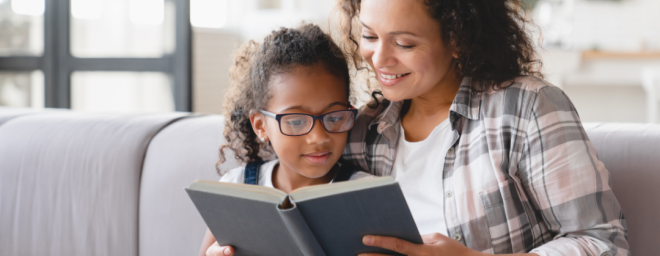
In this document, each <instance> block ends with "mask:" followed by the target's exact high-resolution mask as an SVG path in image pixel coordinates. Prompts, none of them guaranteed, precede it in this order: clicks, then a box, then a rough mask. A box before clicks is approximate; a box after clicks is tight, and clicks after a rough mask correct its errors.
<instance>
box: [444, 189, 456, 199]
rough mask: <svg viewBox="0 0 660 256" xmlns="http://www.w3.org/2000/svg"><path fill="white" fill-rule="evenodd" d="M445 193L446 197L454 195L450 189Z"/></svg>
mask: <svg viewBox="0 0 660 256" xmlns="http://www.w3.org/2000/svg"><path fill="white" fill-rule="evenodd" d="M445 194H446V195H447V197H451V196H453V195H454V192H452V191H451V190H448V191H447V193H445Z"/></svg>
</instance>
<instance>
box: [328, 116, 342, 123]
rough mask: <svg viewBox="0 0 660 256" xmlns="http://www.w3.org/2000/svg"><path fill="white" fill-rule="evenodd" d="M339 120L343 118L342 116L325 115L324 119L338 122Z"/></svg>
mask: <svg viewBox="0 0 660 256" xmlns="http://www.w3.org/2000/svg"><path fill="white" fill-rule="evenodd" d="M341 120H344V117H341V116H328V117H326V121H328V122H333V123H336V122H339V121H341Z"/></svg>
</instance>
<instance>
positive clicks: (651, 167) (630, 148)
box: [585, 123, 660, 255]
mask: <svg viewBox="0 0 660 256" xmlns="http://www.w3.org/2000/svg"><path fill="white" fill-rule="evenodd" d="M585 130H586V131H587V134H588V135H589V138H590V139H591V142H592V143H593V145H594V147H596V151H597V152H598V158H599V159H600V160H601V161H603V163H605V166H606V167H607V169H608V170H609V171H610V173H611V174H612V190H613V191H614V194H615V195H616V197H617V199H618V200H619V203H620V204H621V208H622V209H623V214H624V215H625V217H626V222H627V225H628V242H629V243H630V248H631V249H630V251H631V252H632V254H633V255H657V254H658V252H657V246H658V244H657V243H658V238H659V237H660V221H659V220H658V217H659V216H660V185H659V183H660V125H641V124H612V123H610V124H585Z"/></svg>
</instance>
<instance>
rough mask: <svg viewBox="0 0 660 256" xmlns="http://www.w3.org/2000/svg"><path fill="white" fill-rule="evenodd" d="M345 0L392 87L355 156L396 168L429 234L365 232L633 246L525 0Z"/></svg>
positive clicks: (490, 242)
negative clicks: (532, 34) (546, 64)
mask: <svg viewBox="0 0 660 256" xmlns="http://www.w3.org/2000/svg"><path fill="white" fill-rule="evenodd" d="M339 2H340V11H341V13H342V15H343V17H344V22H343V24H342V25H343V26H342V28H343V35H344V38H343V39H344V40H343V41H344V49H345V50H346V51H347V53H349V55H350V56H351V57H352V60H353V63H354V64H355V67H357V68H358V69H368V70H369V72H373V74H374V75H375V77H376V78H377V79H378V81H379V83H380V85H381V86H380V88H381V90H382V94H381V95H382V96H383V97H379V94H378V93H375V94H372V95H374V101H372V102H370V103H369V104H368V105H367V106H364V107H363V108H362V109H361V111H360V115H359V117H358V121H357V122H358V123H356V125H355V126H354V128H353V130H352V131H351V135H350V138H349V144H347V147H346V150H345V152H344V156H343V157H344V160H345V161H349V162H352V163H353V164H354V165H356V166H359V167H361V168H363V169H364V170H367V171H370V172H371V173H373V174H376V175H392V176H395V177H396V179H397V180H398V181H399V184H400V185H401V188H402V190H403V192H404V195H405V196H406V200H407V201H408V203H409V206H410V208H411V212H412V213H413V217H414V218H415V222H416V223H417V224H418V228H419V230H420V233H422V234H425V235H423V239H424V244H422V245H416V244H412V243H409V242H406V241H402V240H399V239H396V238H391V237H379V236H365V237H364V238H363V242H364V243H365V244H366V245H371V246H378V247H382V248H386V249H390V250H393V251H397V252H400V253H402V254H406V255H459V256H460V255H481V254H484V253H497V254H514V253H516V254H515V255H540V256H545V255H629V252H628V243H627V240H626V226H625V220H624V219H623V214H622V213H621V208H620V206H619V204H618V202H617V200H616V198H615V197H614V194H613V193H612V190H611V188H610V186H609V183H610V182H609V173H608V171H607V170H606V169H605V167H604V165H603V164H602V162H600V161H599V160H598V159H597V156H596V152H595V150H594V148H593V146H592V145H591V143H590V142H589V139H588V138H587V136H586V134H585V132H584V129H583V128H582V125H581V123H580V120H579V117H578V115H577V112H576V110H575V108H574V106H573V105H572V104H571V102H570V101H569V99H568V98H567V97H566V95H564V93H563V92H562V91H561V90H560V89H559V88H557V87H554V86H552V85H550V84H548V83H547V82H545V81H543V80H541V79H540V78H539V77H541V74H540V73H539V71H538V70H539V68H540V65H539V64H540V63H539V62H538V61H537V60H536V59H535V52H534V48H533V45H532V44H531V42H530V38H529V37H528V35H526V33H525V30H524V24H525V20H524V18H523V17H522V13H521V9H519V4H518V2H517V1H507V0H361V1H360V0H339ZM225 249H227V250H226V251H227V252H230V253H229V254H227V255H231V252H232V251H231V249H230V248H229V247H227V248H225V247H220V246H217V245H214V246H212V247H211V248H210V249H209V250H208V253H207V255H224V254H222V252H224V251H225ZM215 253H217V254H215ZM364 255H372V254H364Z"/></svg>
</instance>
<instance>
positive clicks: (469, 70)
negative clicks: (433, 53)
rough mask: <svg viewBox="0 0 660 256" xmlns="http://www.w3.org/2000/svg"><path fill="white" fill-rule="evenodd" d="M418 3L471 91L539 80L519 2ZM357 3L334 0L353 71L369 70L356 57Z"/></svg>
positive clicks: (357, 0)
mask: <svg viewBox="0 0 660 256" xmlns="http://www.w3.org/2000/svg"><path fill="white" fill-rule="evenodd" d="M417 1H422V2H423V4H424V5H426V9H427V10H428V11H429V15H430V16H431V17H432V18H433V19H435V20H436V21H438V22H439V24H440V33H441V35H442V39H443V41H444V42H445V44H447V45H451V46H453V47H454V48H455V49H456V53H457V55H458V58H457V59H456V61H455V63H456V67H455V70H456V72H457V75H458V76H459V77H462V76H469V77H471V78H472V85H471V86H472V89H473V91H475V92H483V91H486V90H489V89H491V88H492V89H500V88H502V87H506V86H508V84H507V83H505V82H507V81H511V80H513V79H514V78H515V77H517V76H520V75H533V76H537V77H541V78H542V77H543V75H542V74H541V72H540V70H541V65H542V63H541V61H540V60H539V59H538V58H537V55H536V51H535V49H534V45H533V43H532V40H531V39H530V36H529V35H528V34H527V33H526V31H525V26H526V24H527V21H526V20H525V13H524V9H523V8H522V3H521V2H520V1H519V0H417ZM361 2H362V1H361V0H339V4H338V11H339V12H340V14H341V20H340V27H341V34H342V44H341V46H342V48H343V49H344V51H346V52H347V54H348V57H349V59H350V61H351V64H352V65H353V66H354V68H356V69H357V70H369V67H368V65H367V64H366V63H365V62H364V60H363V58H362V56H361V55H360V52H359V43H358V42H359V38H360V34H359V33H360V31H359V28H360V24H359V21H358V16H359V14H360V4H361ZM374 98H375V95H374Z"/></svg>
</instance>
